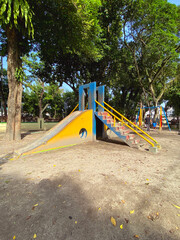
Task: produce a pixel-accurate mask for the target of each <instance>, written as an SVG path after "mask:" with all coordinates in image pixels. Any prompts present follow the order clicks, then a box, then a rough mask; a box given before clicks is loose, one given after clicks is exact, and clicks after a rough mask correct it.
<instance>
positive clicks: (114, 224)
mask: <svg viewBox="0 0 180 240" xmlns="http://www.w3.org/2000/svg"><path fill="white" fill-rule="evenodd" d="M111 223H112V225H113V226H116V220H115V219H114V218H113V217H111Z"/></svg>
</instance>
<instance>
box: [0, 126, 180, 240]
mask: <svg viewBox="0 0 180 240" xmlns="http://www.w3.org/2000/svg"><path fill="white" fill-rule="evenodd" d="M42 134H43V133H34V134H29V135H25V134H24V135H23V139H22V140H21V141H20V142H16V143H14V142H11V143H6V142H4V140H3V138H2V137H3V134H1V135H0V240H11V239H17V240H31V239H37V240H56V239H60V240H65V239H66V240H99V239H102V240H115V239H117V240H131V239H132V240H133V239H142V240H179V239H180V208H178V206H180V168H179V165H180V164H179V162H180V136H179V135H178V134H177V132H168V131H164V132H162V133H161V134H160V133H159V132H158V131H154V132H151V134H152V135H153V136H154V137H155V138H156V140H158V142H160V144H161V145H162V150H161V151H160V152H159V153H157V154H153V153H150V152H148V151H142V150H138V149H133V148H130V147H128V146H126V145H121V144H114V143H110V142H102V141H97V142H93V143H92V142H91V143H84V144H81V145H76V146H73V147H69V148H64V149H59V150H55V151H50V152H46V153H41V154H34V155H29V156H24V157H20V158H19V159H17V160H10V159H8V154H9V153H11V152H12V151H13V150H14V149H18V148H19V147H22V146H24V145H26V144H28V143H29V142H31V141H33V140H34V139H37V138H38V137H40V136H41V135H42ZM111 217H113V218H114V219H115V221H116V224H115V223H114V225H116V226H114V225H113V224H112V222H111V220H113V219H112V218H111Z"/></svg>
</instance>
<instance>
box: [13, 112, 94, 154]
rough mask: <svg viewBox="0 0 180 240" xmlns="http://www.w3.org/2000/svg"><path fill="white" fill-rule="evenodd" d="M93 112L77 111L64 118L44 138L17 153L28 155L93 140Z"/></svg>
mask: <svg viewBox="0 0 180 240" xmlns="http://www.w3.org/2000/svg"><path fill="white" fill-rule="evenodd" d="M92 117H93V111H92V110H86V111H76V112H73V113H72V114H70V115H69V116H67V117H66V118H64V119H63V120H62V121H61V122H59V123H58V124H57V125H56V126H55V127H53V128H52V129H50V130H49V131H48V132H47V133H45V135H44V136H43V137H41V138H40V139H37V140H36V141H35V142H33V143H31V144H30V145H28V146H26V147H24V148H21V149H19V150H17V151H16V154H18V155H20V154H23V155H26V154H32V153H39V152H44V151H49V150H54V149H57V148H61V147H65V146H71V145H75V144H78V143H82V142H87V141H92V140H93V131H92Z"/></svg>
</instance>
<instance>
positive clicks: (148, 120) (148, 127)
mask: <svg viewBox="0 0 180 240" xmlns="http://www.w3.org/2000/svg"><path fill="white" fill-rule="evenodd" d="M145 124H146V127H147V131H150V115H147V117H146V118H145Z"/></svg>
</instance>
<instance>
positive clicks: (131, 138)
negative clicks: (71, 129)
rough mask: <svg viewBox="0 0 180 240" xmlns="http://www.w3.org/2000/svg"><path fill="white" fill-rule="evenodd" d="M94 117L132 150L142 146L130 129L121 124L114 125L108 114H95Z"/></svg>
mask: <svg viewBox="0 0 180 240" xmlns="http://www.w3.org/2000/svg"><path fill="white" fill-rule="evenodd" d="M95 115H96V116H97V117H98V118H99V119H100V120H101V121H102V122H103V123H104V124H105V125H106V126H107V127H108V128H109V129H110V130H111V131H113V132H114V133H115V134H116V135H117V136H118V137H119V138H120V139H122V140H123V141H124V142H125V143H126V144H127V145H129V146H130V147H134V148H140V147H142V146H144V144H143V143H141V140H140V139H139V136H138V135H136V134H134V133H133V131H131V129H129V128H128V127H126V126H125V125H122V123H117V122H116V123H115V124H114V119H113V117H112V116H109V114H108V112H96V113H95Z"/></svg>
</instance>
